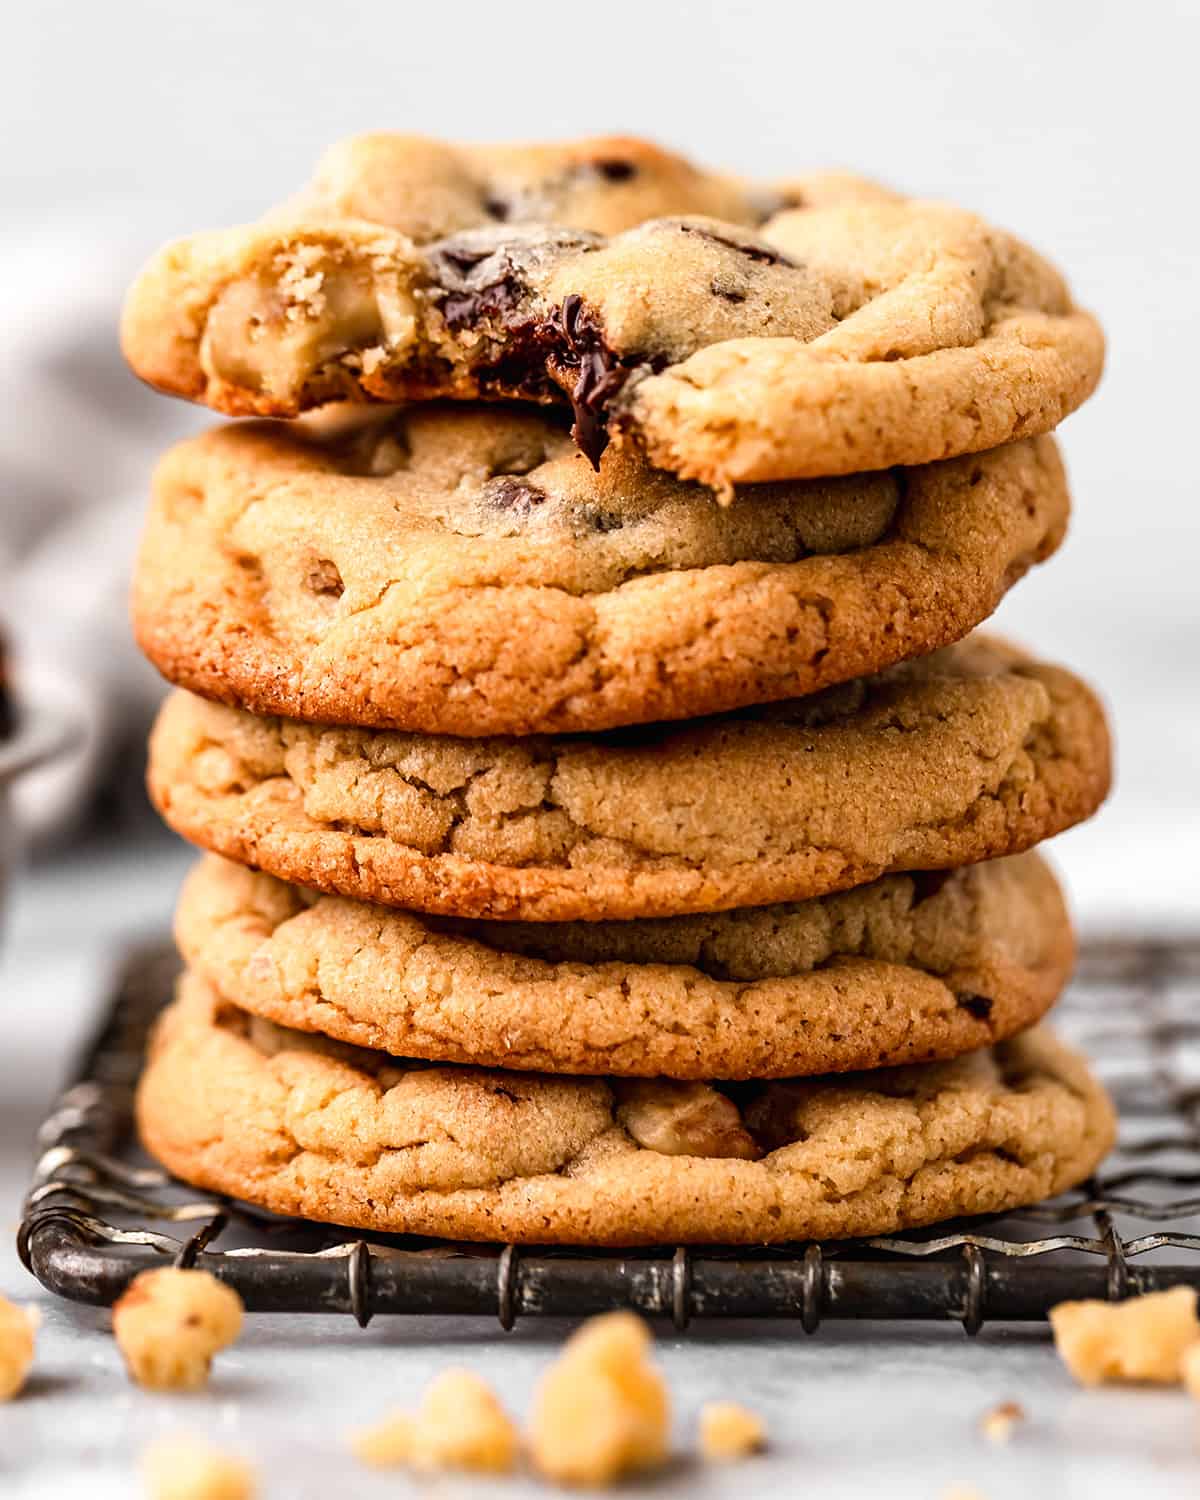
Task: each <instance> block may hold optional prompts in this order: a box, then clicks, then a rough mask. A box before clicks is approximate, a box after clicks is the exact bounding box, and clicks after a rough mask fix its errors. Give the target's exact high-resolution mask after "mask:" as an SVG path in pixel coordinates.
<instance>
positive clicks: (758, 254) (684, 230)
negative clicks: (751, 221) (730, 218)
mask: <svg viewBox="0 0 1200 1500" xmlns="http://www.w3.org/2000/svg"><path fill="white" fill-rule="evenodd" d="M679 232H680V233H681V234H694V235H695V236H696V237H697V239H701V240H708V241H710V242H711V243H712V244H714V245H724V247H725V248H726V250H736V251H737V253H738V254H739V255H744V256H745V257H746V259H747V260H753V261H757V262H758V264H759V265H763V266H794V265H795V262H794V261H790V260H789V259H788V258H787V256H786V255H780V253H779V251H778V250H770V249H768V248H767V246H766V245H743V244H741V243H740V242H739V241H738V240H731V239H730V238H729V237H728V235H724V234H718V233H717V232H716V231H715V230H713V229H707V228H705V227H704V225H702V224H681V225H680V226H679Z"/></svg>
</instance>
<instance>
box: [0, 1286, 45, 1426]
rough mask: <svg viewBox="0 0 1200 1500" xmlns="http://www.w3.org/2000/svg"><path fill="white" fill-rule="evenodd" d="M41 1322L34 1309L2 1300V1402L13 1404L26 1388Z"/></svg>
mask: <svg viewBox="0 0 1200 1500" xmlns="http://www.w3.org/2000/svg"><path fill="white" fill-rule="evenodd" d="M38 1321H39V1320H38V1315H37V1310H36V1309H35V1308H32V1307H18V1306H17V1304H16V1303H15V1302H9V1301H8V1299H7V1298H5V1297H0V1401H11V1400H12V1398H13V1397H14V1396H16V1395H17V1394H18V1393H19V1392H20V1391H21V1390H22V1388H23V1387H24V1385H25V1381H26V1379H27V1378H28V1375H29V1369H30V1366H31V1365H32V1364H33V1346H34V1342H35V1340H36V1337H37V1326H38Z"/></svg>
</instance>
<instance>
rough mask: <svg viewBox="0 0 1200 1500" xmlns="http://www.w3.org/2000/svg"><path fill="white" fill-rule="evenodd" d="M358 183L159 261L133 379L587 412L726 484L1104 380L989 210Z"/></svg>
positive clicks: (929, 454)
mask: <svg viewBox="0 0 1200 1500" xmlns="http://www.w3.org/2000/svg"><path fill="white" fill-rule="evenodd" d="M345 175H346V176H347V177H348V178H349V180H350V182H351V185H350V186H349V187H347V186H346V183H345V182H344V181H343V182H341V185H340V186H339V185H337V184H336V183H335V185H334V186H332V187H331V186H329V185H328V184H326V186H324V187H322V186H321V185H320V183H318V185H317V186H316V187H314V188H313V189H310V191H309V192H308V193H307V194H302V195H301V197H300V199H298V200H297V201H296V202H295V203H294V204H293V205H292V206H291V208H290V209H288V210H287V211H286V212H285V213H284V214H283V215H275V216H272V217H271V218H269V219H267V220H265V221H263V222H261V223H260V224H258V225H255V226H251V227H249V228H245V229H237V230H228V231H218V232H214V233H210V234H206V235H199V236H195V237H193V238H192V239H189V240H184V241H180V242H179V243H177V244H175V245H171V246H168V247H167V248H166V249H165V250H163V251H161V252H160V253H159V255H158V256H156V257H155V258H154V259H153V260H152V261H151V262H150V264H149V265H148V266H147V267H146V269H145V270H144V271H143V273H142V275H141V276H140V277H139V279H138V281H137V283H136V284H135V286H134V288H133V290H132V292H131V294H130V297H129V299H128V301H127V304H126V309H125V314H124V318H123V324H122V342H123V345H124V348H125V352H126V355H127V357H128V359H129V361H130V363H131V364H132V366H133V368H134V369H135V371H136V372H137V373H138V374H139V375H141V376H142V377H143V378H144V379H146V380H148V381H149V382H150V383H152V384H154V385H156V386H158V387H159V388H160V389H162V390H165V391H167V392H170V393H172V394H175V395H181V396H186V397H188V398H190V399H193V400H197V401H203V402H205V403H207V404H208V405H210V406H212V407H214V408H216V409H217V410H221V411H226V412H229V413H232V414H235V415H250V414H258V415H264V416H285V417H286V416H295V415H296V414H297V413H299V412H301V411H304V410H307V409H310V408H312V407H314V406H318V405H321V404H324V403H326V402H329V401H332V400H338V399H352V400H384V401H401V402H407V401H411V400H414V399H416V400H424V399H429V398H430V397H434V396H446V397H451V398H455V399H462V398H470V397H483V398H496V397H503V398H513V399H520V400H526V401H538V402H553V403H558V404H569V406H570V408H571V410H572V412H573V414H574V419H575V420H574V433H575V437H576V440H577V442H578V443H579V446H580V448H581V449H582V451H583V452H585V453H586V454H587V455H588V456H589V458H591V459H592V461H593V462H597V461H598V460H599V458H600V455H601V454H602V453H603V451H604V449H605V447H606V445H607V444H608V442H609V440H610V438H612V437H616V438H618V439H619V440H622V441H630V442H634V443H637V444H639V445H640V446H641V447H642V448H643V449H644V451H645V452H646V454H647V455H648V457H649V459H650V460H651V462H652V463H654V464H655V465H656V466H657V467H659V468H662V469H666V470H669V471H670V472H673V473H676V474H679V475H681V476H683V477H685V478H691V479H698V480H700V481H701V482H703V483H705V484H708V485H711V486H712V487H714V488H715V489H717V490H718V491H719V492H721V493H723V494H727V493H728V492H729V490H730V488H731V487H732V486H733V485H734V484H737V483H747V482H753V481H761V480H777V479H792V478H802V477H813V476H821V475H828V474H845V473H852V472H857V471H862V470H868V469H879V468H886V467H889V466H891V465H895V464H919V463H926V462H930V461H933V460H936V459H942V458H948V457H953V456H955V455H957V454H961V453H967V452H977V451H981V450H983V449H986V448H990V447H994V446H996V445H998V444H1000V443H1004V442H1007V441H1009V440H1011V439H1013V438H1017V437H1027V436H1032V435H1035V434H1037V433H1041V432H1046V431H1048V430H1049V429H1050V428H1052V427H1054V426H1055V425H1056V424H1057V423H1058V422H1059V421H1060V420H1061V419H1062V418H1063V417H1064V416H1065V415H1066V414H1067V413H1068V412H1069V411H1071V410H1073V409H1074V408H1075V407H1076V406H1078V405H1079V404H1080V403H1081V402H1082V401H1083V400H1085V399H1086V397H1087V396H1088V395H1089V394H1090V392H1091V390H1092V389H1093V388H1094V386H1095V384H1096V381H1097V380H1098V379H1099V376H1100V371H1101V366H1102V363H1103V338H1102V335H1101V333H1100V330H1099V328H1098V326H1097V324H1096V323H1095V320H1094V319H1092V318H1091V317H1090V316H1089V315H1088V314H1087V313H1085V312H1083V311H1081V310H1080V309H1078V308H1077V307H1076V306H1075V305H1074V304H1073V302H1072V300H1071V297H1070V294H1069V292H1068V290H1067V287H1066V285H1065V283H1064V282H1063V280H1062V278H1061V276H1060V275H1059V274H1058V272H1057V271H1055V269H1054V268H1053V267H1052V266H1051V265H1050V264H1049V263H1048V262H1047V261H1045V260H1044V259H1042V258H1041V257H1040V256H1038V255H1037V254H1036V253H1035V252H1034V251H1033V250H1031V249H1029V247H1028V246H1026V245H1024V244H1022V243H1021V242H1020V241H1019V240H1017V239H1015V238H1014V237H1013V236H1011V235H1008V234H1006V233H1004V232H1002V231H1000V230H997V229H994V228H993V227H991V226H990V225H988V224H987V223H985V222H984V221H983V220H982V219H979V218H978V217H976V216H975V215H973V214H970V213H967V212H965V211H963V210H959V209H956V208H952V207H949V206H947V205H944V204H937V203H926V202H921V201H919V200H915V199H900V198H896V197H894V196H890V195H887V194H886V193H883V192H876V193H874V194H872V192H871V190H870V189H869V188H867V187H865V186H864V185H863V184H861V183H858V182H857V181H856V180H854V179H835V180H833V182H832V183H829V182H827V183H826V184H825V185H824V188H818V189H817V190H816V191H814V192H812V193H811V194H806V192H805V191H804V190H803V188H798V189H796V190H795V191H793V192H792V193H790V194H788V193H786V192H785V193H782V194H775V196H774V201H773V202H770V203H766V204H765V206H766V207H769V208H777V207H778V206H779V205H780V204H781V203H782V205H783V206H782V207H781V208H780V209H779V211H777V212H774V213H773V214H772V215H771V216H770V217H768V218H766V219H765V220H764V219H763V217H762V215H763V209H764V203H765V200H764V198H763V195H762V194H761V193H757V192H749V193H747V192H746V191H745V190H743V189H740V188H738V187H737V186H736V185H735V186H734V187H733V188H732V189H729V187H728V182H727V180H726V179H711V180H710V181H709V185H708V186H707V187H705V188H704V190H703V191H699V190H698V189H697V186H696V180H693V179H692V178H690V177H687V176H686V173H685V174H682V175H680V174H679V173H666V174H665V175H664V174H660V176H659V180H657V181H655V182H652V183H649V184H645V183H642V179H641V170H640V168H638V167H637V166H635V167H634V170H633V172H632V174H631V175H629V176H627V177H626V178H624V179H623V180H621V181H617V182H615V183H609V184H608V185H607V186H606V187H605V188H604V189H603V190H602V196H604V197H605V201H606V203H607V204H608V207H609V208H610V209H611V208H612V207H613V202H614V201H615V198H620V199H621V201H622V203H625V200H626V199H628V204H627V205H626V206H624V207H622V208H620V209H619V210H615V211H613V212H612V213H607V212H604V213H602V212H600V211H599V210H593V209H591V208H588V209H585V208H583V207H581V206H580V205H579V204H577V203H576V202H575V201H574V200H573V199H572V198H571V195H570V193H568V194H567V195H566V196H565V197H564V196H563V195H561V194H560V195H557V196H556V195H554V194H549V195H543V198H542V207H541V208H540V209H539V212H541V211H544V212H545V213H547V214H549V215H551V216H553V215H561V217H549V218H547V219H545V220H543V221H542V222H530V221H529V220H528V219H527V218H526V217H525V215H524V213H523V212H517V213H516V214H513V215H506V216H505V217H503V218H501V219H497V217H496V215H495V214H494V213H493V212H491V211H489V209H488V207H487V194H486V193H484V194H483V195H481V196H478V195H477V207H476V208H475V209H474V210H473V211H474V213H475V217H474V219H472V217H471V213H472V209H471V208H470V206H469V204H470V202H471V200H472V194H471V193H467V195H466V197H465V198H463V199H462V200H461V201H459V202H458V203H457V205H456V206H452V207H450V208H449V209H446V210H445V211H443V210H442V209H441V208H439V207H437V205H436V204H435V203H434V201H433V199H432V198H430V199H428V200H427V201H428V202H429V203H430V205H431V209H430V213H429V214H428V215H424V214H423V213H422V212H421V211H420V209H419V208H416V207H414V205H418V204H420V202H421V201H422V196H421V195H422V192H423V191H424V190H423V189H422V188H420V187H419V186H412V184H408V183H406V181H405V179H404V174H403V172H401V173H400V175H399V176H398V177H397V178H396V188H395V193H394V195H392V194H391V189H390V188H389V182H388V169H387V168H386V166H384V167H379V168H377V169H376V168H373V169H372V170H371V171H370V172H368V173H364V174H362V181H368V179H369V182H368V185H367V186H365V187H364V186H362V185H361V183H360V182H359V179H358V176H357V175H356V172H355V170H354V169H353V168H350V169H348V171H347V173H346V174H345ZM652 175H653V174H652ZM337 176H338V174H337V172H334V173H333V177H334V178H337ZM593 176H594V174H593ZM685 178H686V183H685V181H684V179H685ZM714 183H717V184H718V186H715V187H714V186H713V184H714ZM635 184H641V185H644V186H648V191H647V192H646V193H645V195H644V196H642V197H640V198H637V202H636V205H635V203H634V198H635V197H636V193H635V187H634V185H635ZM720 184H724V185H723V186H722V185H720ZM593 185H594V184H593ZM410 186H412V191H411V193H410V191H409V187H410ZM710 189H711V191H710ZM639 191H640V188H639ZM391 196H394V198H395V199H396V200H397V201H395V202H393V201H391ZM516 196H517V198H519V197H520V194H519V193H518V194H517V195H516ZM536 197H537V195H536V194H534V195H533V197H532V198H531V199H530V202H531V203H532V202H533V201H534V199H536ZM400 200H403V203H400ZM797 202H798V203H799V205H800V206H792V205H794V204H796V203H797ZM398 204H399V206H397V205H398ZM405 204H407V205H408V206H407V207H405V206H404V205H405ZM349 214H354V215H356V216H355V217H347V216H346V215H349ZM647 214H649V215H650V216H647ZM717 214H719V215H725V216H732V217H720V216H714V215H717ZM371 215H379V216H380V217H379V218H372V217H370V216H371ZM422 220H425V221H424V222H422ZM626 221H629V222H628V223H626ZM589 223H590V224H598V223H604V224H605V225H606V227H605V229H604V230H602V231H597V230H595V229H592V228H589V227H588V225H589ZM617 224H621V225H622V227H621V228H620V229H619V230H616V229H615V226H616V225H617ZM397 225H404V226H406V229H407V232H402V230H401V229H400V228H398V227H394V226H397ZM447 225H453V226H454V227H453V228H451V229H447V228H446V226H447ZM439 231H440V234H439ZM426 234H429V235H431V236H432V237H431V238H428V239H424V236H425V235H426Z"/></svg>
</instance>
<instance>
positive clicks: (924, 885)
mask: <svg viewBox="0 0 1200 1500" xmlns="http://www.w3.org/2000/svg"><path fill="white" fill-rule="evenodd" d="M953 876H954V871H953V870H915V871H914V872H913V873H912V874H911V875H910V876H909V879H910V880H911V881H912V885H913V900H912V904H913V905H914V906H920V904H921V902H922V901H928V900H929V899H930V897H931V896H936V895H937V893H938V892H939V891H940V890H942V888H943V887H944V886H945V884H946V882H947V881H948V880H950V879H952V878H953Z"/></svg>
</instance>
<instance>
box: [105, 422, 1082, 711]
mask: <svg viewBox="0 0 1200 1500" xmlns="http://www.w3.org/2000/svg"><path fill="white" fill-rule="evenodd" d="M739 494H740V498H739V501H738V503H737V504H736V505H733V506H730V507H728V508H722V507H720V506H718V505H715V504H714V503H713V501H712V497H711V494H710V493H709V492H708V491H706V490H704V489H702V488H700V487H698V486H695V485H691V484H687V483H683V482H681V481H679V480H676V479H674V478H672V477H670V476H669V475H666V474H663V473H661V472H660V471H658V470H655V469H652V468H651V467H649V466H648V465H647V464H646V463H645V461H644V460H643V459H641V458H640V457H638V456H637V455H636V453H635V452H634V451H633V450H632V449H629V448H623V449H614V450H611V451H610V452H609V453H608V454H607V455H606V456H605V459H604V461H603V463H602V465H601V468H600V472H599V473H598V474H597V473H594V472H593V471H592V469H591V467H590V466H589V465H588V464H587V463H586V462H584V460H583V459H582V458H580V457H579V455H578V454H577V453H576V452H575V451H574V448H573V445H572V443H571V440H570V438H569V436H568V435H567V433H566V431H565V429H564V427H563V425H562V424H561V423H558V422H556V421H554V420H553V418H552V417H551V416H549V415H547V414H546V413H544V412H542V411H538V410H535V409H533V408H528V407H527V408H524V409H517V408H513V407H503V406H467V405H459V406H449V407H447V406H443V405H437V404H431V405H427V406H422V407H416V408H413V409H410V410H409V411H408V412H407V413H403V414H401V413H396V412H385V413H383V414H380V413H379V412H375V413H374V414H369V413H367V412H366V411H365V410H364V409H363V408H354V409H349V410H347V409H345V408H343V409H342V410H341V411H340V412H338V413H337V414H336V415H331V416H329V417H327V418H324V419H322V418H310V419H308V421H307V422H300V423H292V424H272V425H267V424H257V423H256V424H243V425H238V426H234V427H225V428H222V429H219V430H217V431H215V432H211V433H208V434H207V435H205V436H203V437H200V438H197V439H193V440H192V441H190V442H187V443H183V444H181V445H180V446H179V447H178V448H176V449H174V450H173V451H172V452H171V453H170V454H168V456H167V457H166V459H165V460H164V461H163V463H162V464H161V465H160V468H159V471H158V476H157V480H156V484H155V500H154V505H153V507H152V510H151V514H150V522H149V527H148V530H147V534H146V537H145V540H144V543H143V546H142V550H141V558H140V562H139V565H138V569H137V575H136V581H135V589H134V619H135V625H136V629H137V633H138V638H139V640H140V642H141V645H142V647H143V648H144V650H145V651H146V653H147V654H148V655H149V656H150V658H151V660H152V661H154V662H155V663H156V664H157V665H158V666H159V668H160V669H161V670H162V671H163V672H164V673H165V674H166V676H167V677H169V678H170V679H171V680H172V681H173V682H176V683H179V684H181V685H182V686H184V687H187V688H190V689H191V690H193V691H195V692H198V693H201V694H203V695H204V696H206V697H211V698H216V699H220V700H222V701H224V702H227V703H230V704H234V705H236V706H239V707H243V708H249V709H251V710H253V711H254V712H257V713H278V714H285V715H287V716H289V717H292V718H300V719H313V720H317V721H323V722H328V723H337V724H352V725H364V726H371V727H377V728H399V729H409V730H424V731H427V732H429V733H435V734H460V735H486V734H531V733H552V732H560V731H563V732H578V731H585V730H597V729H607V728H610V727H613V726H616V725H623V724H632V723H641V722H646V721H650V720H664V719H677V718H692V717H696V716H698V715H701V714H710V713H717V712H721V711H724V710H726V709H730V708H737V707H741V706H742V705H745V704H750V703H756V702H766V701H769V700H772V699H779V698H789V697H796V696H799V695H801V694H805V693H811V692H813V691H815V690H817V689H819V688H823V687H826V686H828V685H829V684H831V683H836V682H840V681H843V680H845V679H846V678H849V677H855V676H860V675H862V674H864V673H868V672H872V671H876V670H878V669H879V668H881V667H885V666H888V665H890V664H891V663H893V662H895V661H898V660H902V659H904V658H906V657H910V656H915V655H918V654H920V653H922V652H926V651H929V650H932V649H933V648H935V647H938V646H942V645H945V644H947V643H948V642H950V641H953V640H957V639H959V638H960V637H961V636H963V635H965V634H966V633H967V632H968V631H969V630H970V629H971V628H972V627H973V626H974V625H976V624H977V623H978V622H979V621H980V620H981V619H983V618H984V617H985V616H986V615H987V614H989V613H990V611H991V610H992V609H993V608H994V607H995V605H996V604H997V602H998V601H999V599H1000V597H1001V596H1002V595H1003V593H1004V591H1005V589H1006V588H1007V587H1008V586H1009V585H1010V584H1011V583H1012V582H1013V581H1014V580H1015V579H1017V578H1018V577H1019V576H1020V575H1021V574H1022V573H1023V572H1024V571H1025V570H1026V569H1027V568H1028V567H1029V566H1030V565H1031V564H1033V563H1035V562H1039V561H1041V560H1042V559H1044V558H1045V557H1046V556H1048V555H1049V554H1050V553H1051V552H1053V550H1054V549H1055V548H1056V547H1057V545H1058V543H1059V541H1060V540H1061V538H1062V535H1063V532H1064V529H1065V526H1066V521H1067V512H1068V498H1067V489H1066V483H1065V479H1064V476H1063V472H1062V467H1061V464H1060V462H1059V459H1058V455H1057V452H1056V449H1055V447H1054V444H1053V440H1052V439H1050V438H1041V439H1032V440H1030V441H1028V442H1025V443H1017V444H1012V445H1010V446H1008V447H1005V448H1000V449H997V450H994V451H993V452H990V453H986V454H981V455H979V456H977V457H971V458H962V459H953V460H949V461H947V462H945V463H943V464H939V465H929V466H926V467H924V468H918V469H910V470H889V471H883V472H880V473H876V474H871V475H856V476H853V477H850V478H842V479H831V480H823V481H816V480H809V481H792V482H787V483H782V482H781V483H778V484H769V485H759V486H755V487H754V488H753V489H746V490H743V491H741V492H739Z"/></svg>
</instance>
